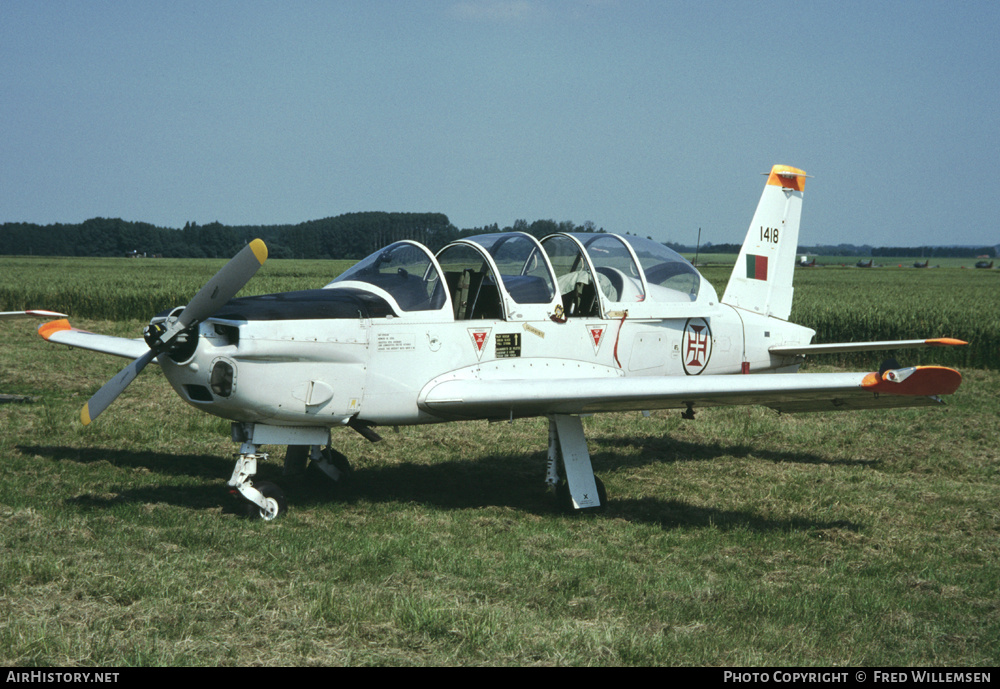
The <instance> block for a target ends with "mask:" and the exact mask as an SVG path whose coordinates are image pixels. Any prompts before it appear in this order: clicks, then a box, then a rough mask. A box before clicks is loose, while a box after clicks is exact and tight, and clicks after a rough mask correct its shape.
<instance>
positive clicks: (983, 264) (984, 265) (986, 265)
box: [976, 261, 993, 269]
mask: <svg viewBox="0 0 1000 689" xmlns="http://www.w3.org/2000/svg"><path fill="white" fill-rule="evenodd" d="M992 267H993V261H990V262H989V263H987V262H986V261H979V262H977V263H976V268H987V269H989V268H992Z"/></svg>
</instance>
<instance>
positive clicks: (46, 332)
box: [38, 318, 73, 340]
mask: <svg viewBox="0 0 1000 689" xmlns="http://www.w3.org/2000/svg"><path fill="white" fill-rule="evenodd" d="M72 329H73V326H71V325H70V324H69V320H68V319H66V318H60V319H59V320H58V321H49V322H48V323H42V324H41V325H40V326H38V334H39V335H41V336H42V337H43V338H45V339H46V340H48V339H49V338H50V337H52V334H53V333H57V332H59V331H61V330H72Z"/></svg>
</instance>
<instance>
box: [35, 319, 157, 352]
mask: <svg viewBox="0 0 1000 689" xmlns="http://www.w3.org/2000/svg"><path fill="white" fill-rule="evenodd" d="M38 334H39V335H41V336H42V337H43V338H44V339H45V341H46V342H55V343H57V344H64V345H67V346H69V347H79V348H80V349H89V350H90V351H92V352H101V353H102V354H112V355H114V356H120V357H124V358H126V359H138V358H140V357H142V356H144V355H145V354H147V353H148V352H149V346H148V345H147V344H146V343H145V342H144V341H143V340H142V339H141V338H140V339H135V340H131V339H129V338H126V337H113V336H111V335H98V334H97V333H92V332H88V331H86V330H80V329H79V328H74V327H73V326H71V325H70V324H69V321H68V320H66V319H62V320H58V321H50V322H48V323H43V324H42V325H41V326H39V328H38Z"/></svg>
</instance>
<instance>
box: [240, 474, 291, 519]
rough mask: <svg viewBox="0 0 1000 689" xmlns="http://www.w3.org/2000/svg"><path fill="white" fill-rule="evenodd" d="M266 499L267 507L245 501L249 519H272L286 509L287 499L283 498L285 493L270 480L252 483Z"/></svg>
mask: <svg viewBox="0 0 1000 689" xmlns="http://www.w3.org/2000/svg"><path fill="white" fill-rule="evenodd" d="M254 488H256V489H257V490H259V491H260V493H261V495H263V496H264V499H265V500H266V501H267V506H268V509H266V510H265V509H264V508H262V507H261V506H260V505H258V504H256V503H253V502H250V503H247V517H249V518H250V519H263V520H264V521H273V520H275V519H277V518H278V517H280V516H281V515H283V514H284V513H285V512H287V511H288V501H287V500H285V493H284V492H283V491H282V490H281V489H280V488H278V486H276V485H275V484H273V483H271V482H270V481H261V482H260V483H258V484H255V485H254Z"/></svg>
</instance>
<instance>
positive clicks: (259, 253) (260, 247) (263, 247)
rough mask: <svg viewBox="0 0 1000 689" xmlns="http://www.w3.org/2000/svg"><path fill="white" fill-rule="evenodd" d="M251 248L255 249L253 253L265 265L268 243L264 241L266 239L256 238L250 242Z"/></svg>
mask: <svg viewBox="0 0 1000 689" xmlns="http://www.w3.org/2000/svg"><path fill="white" fill-rule="evenodd" d="M250 250H251V251H253V255H254V256H256V257H257V260H258V261H259V262H260V264H261V265H264V261H266V260H267V244H265V243H264V240H263V239H255V240H253V241H252V242H250Z"/></svg>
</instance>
